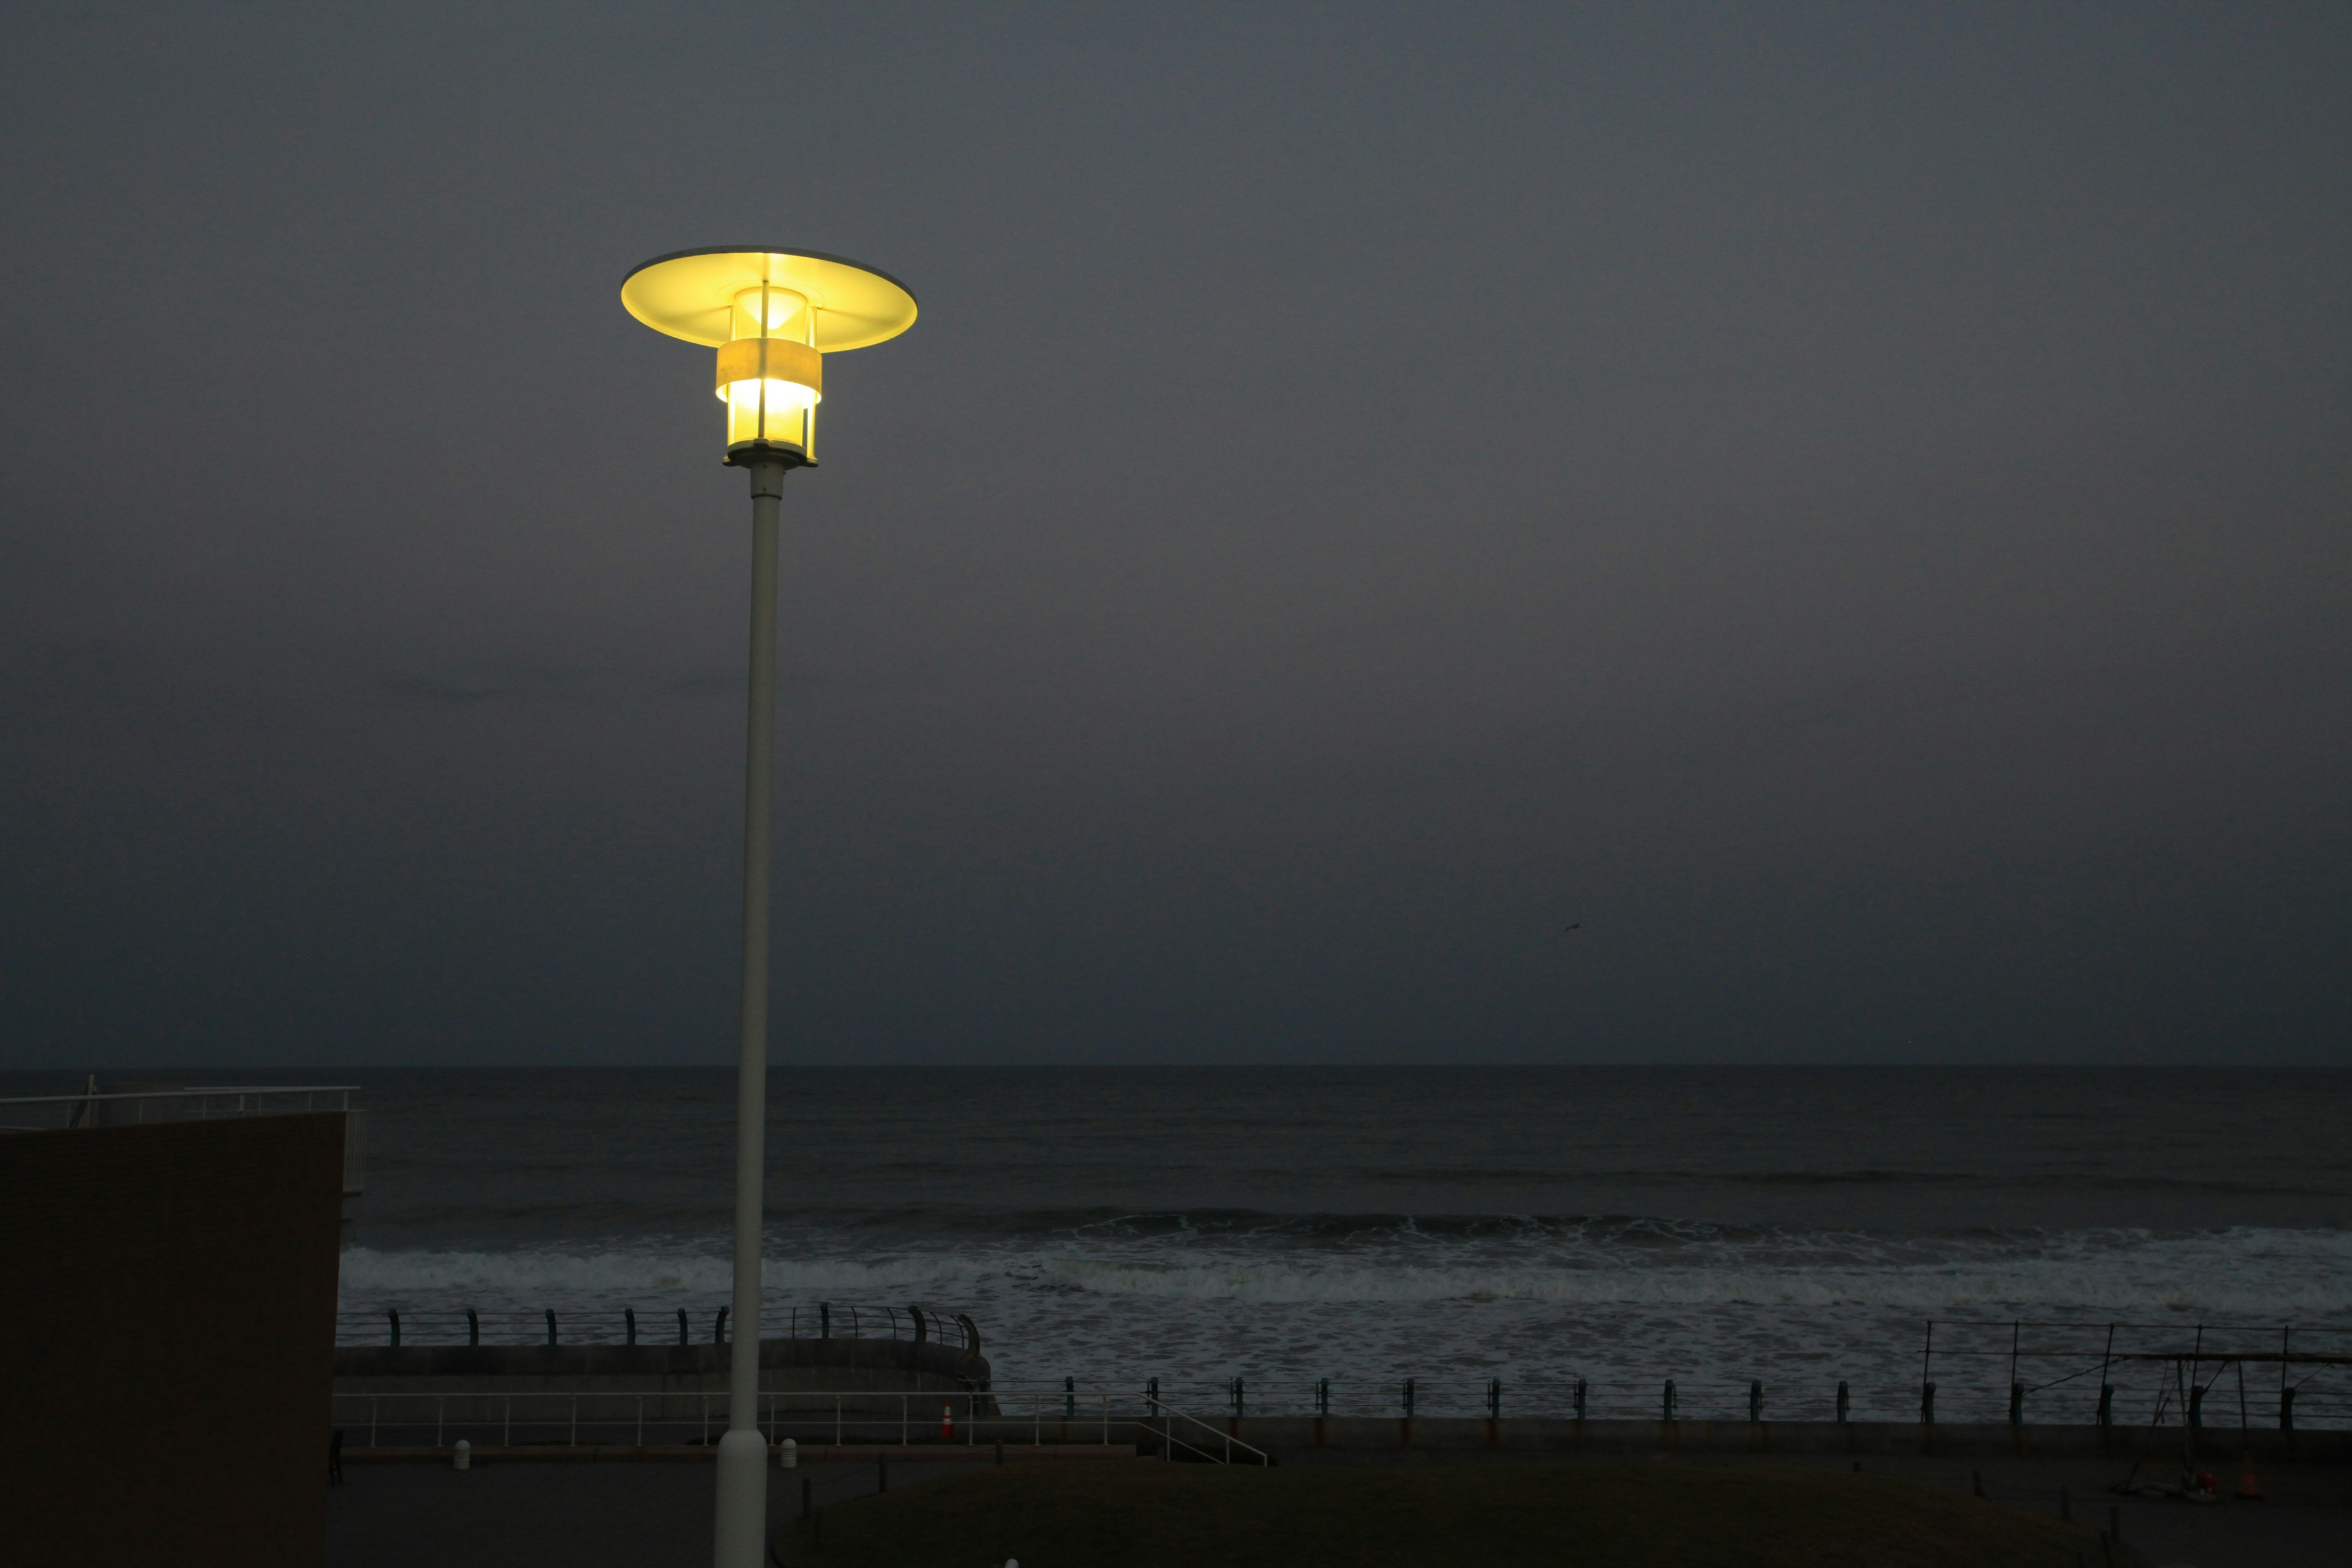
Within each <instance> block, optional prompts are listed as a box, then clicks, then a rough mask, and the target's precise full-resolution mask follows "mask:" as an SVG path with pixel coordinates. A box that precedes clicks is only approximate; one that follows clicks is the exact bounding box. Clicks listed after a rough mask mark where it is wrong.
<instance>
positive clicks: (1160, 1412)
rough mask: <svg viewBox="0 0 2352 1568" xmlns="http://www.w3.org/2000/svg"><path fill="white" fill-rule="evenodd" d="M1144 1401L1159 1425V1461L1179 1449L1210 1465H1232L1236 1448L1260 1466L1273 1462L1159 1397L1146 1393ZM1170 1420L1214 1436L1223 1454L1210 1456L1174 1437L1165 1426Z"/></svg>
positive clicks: (1240, 1441) (1206, 1452) (1237, 1438)
mask: <svg viewBox="0 0 2352 1568" xmlns="http://www.w3.org/2000/svg"><path fill="white" fill-rule="evenodd" d="M1143 1402H1144V1403H1145V1404H1146V1405H1150V1407H1151V1413H1152V1415H1153V1417H1154V1418H1155V1419H1157V1420H1158V1421H1159V1422H1160V1443H1161V1445H1162V1448H1161V1451H1160V1458H1168V1457H1169V1456H1168V1453H1167V1449H1168V1448H1170V1447H1179V1448H1182V1449H1184V1450H1185V1451H1186V1452H1187V1453H1192V1454H1198V1455H1200V1456H1201V1458H1204V1459H1207V1460H1209V1461H1211V1462H1212V1463H1213V1464H1220V1465H1230V1464H1232V1463H1233V1462H1234V1449H1235V1448H1239V1449H1241V1450H1242V1452H1244V1453H1245V1454H1248V1455H1251V1456H1252V1457H1254V1458H1255V1459H1256V1460H1257V1462H1258V1463H1259V1464H1261V1465H1271V1464H1272V1463H1274V1461H1273V1460H1272V1459H1270V1458H1266V1454H1265V1449H1263V1448H1256V1447H1251V1446H1250V1445H1249V1444H1247V1443H1244V1442H1243V1441H1242V1440H1241V1439H1240V1438H1239V1437H1236V1436H1234V1435H1233V1434H1232V1433H1231V1432H1221V1431H1219V1430H1218V1429H1217V1428H1216V1427H1214V1426H1210V1425H1209V1424H1208V1423H1207V1422H1206V1421H1203V1420H1202V1419H1201V1418H1200V1417H1199V1416H1197V1415H1185V1414H1184V1412H1182V1411H1181V1410H1179V1409H1177V1408H1176V1407H1175V1406H1174V1405H1170V1404H1169V1403H1168V1402H1167V1401H1166V1400H1164V1399H1161V1398H1160V1397H1159V1396H1158V1395H1156V1394H1145V1395H1144V1396H1143ZM1171 1417H1172V1418H1174V1419H1175V1420H1178V1421H1186V1422H1190V1423H1191V1424H1192V1425H1193V1426H1198V1427H1199V1428H1201V1430H1202V1431H1203V1432H1206V1433H1208V1434H1209V1435H1210V1436H1213V1437H1215V1438H1216V1439H1217V1440H1218V1441H1219V1442H1221V1443H1223V1445H1224V1453H1223V1456H1222V1457H1220V1456H1218V1455H1216V1454H1212V1453H1210V1452H1209V1451H1208V1450H1207V1449H1205V1448H1202V1447H1198V1446H1197V1445H1195V1444H1192V1443H1188V1442H1186V1441H1185V1440H1184V1439H1183V1438H1181V1437H1179V1436H1176V1434H1175V1433H1174V1431H1173V1430H1171V1428H1170V1426H1169V1425H1168V1423H1169V1420H1170V1419H1171Z"/></svg>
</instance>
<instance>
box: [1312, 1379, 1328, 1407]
mask: <svg viewBox="0 0 2352 1568" xmlns="http://www.w3.org/2000/svg"><path fill="white" fill-rule="evenodd" d="M1315 1414H1316V1415H1330V1414H1331V1380H1330V1379H1329V1378H1328V1377H1318V1378H1317V1379H1316V1380H1315Z"/></svg>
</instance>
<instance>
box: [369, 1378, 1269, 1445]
mask: <svg viewBox="0 0 2352 1568" xmlns="http://www.w3.org/2000/svg"><path fill="white" fill-rule="evenodd" d="M729 1408H730V1406H729V1404H728V1394H727V1392H726V1391H725V1390H724V1389H711V1390H709V1391H698V1392H692V1393H673V1392H665V1391H646V1392H643V1393H636V1392H619V1391H614V1392H605V1391H597V1390H573V1391H563V1392H545V1393H512V1394H509V1393H505V1392H502V1391H499V1390H494V1389H483V1390H425V1391H417V1392H414V1393H408V1392H395V1393H381V1394H375V1393H371V1394H345V1393H339V1394H335V1395H334V1404H333V1423H332V1424H333V1425H334V1426H339V1427H344V1428H357V1429H362V1430H364V1431H365V1432H366V1433H367V1445H366V1446H367V1447H372V1448H373V1447H423V1446H425V1443H426V1439H427V1435H428V1434H429V1435H430V1446H431V1447H436V1448H440V1447H448V1446H449V1445H450V1444H452V1443H454V1442H456V1441H457V1439H458V1438H459V1437H464V1438H467V1440H468V1441H470V1442H475V1443H481V1444H487V1443H488V1440H489V1439H490V1437H491V1436H493V1435H495V1436H496V1438H497V1441H498V1443H499V1446H500V1447H516V1446H517V1444H518V1442H520V1444H521V1446H524V1447H532V1446H541V1445H546V1446H560V1447H580V1446H583V1445H587V1446H592V1447H593V1446H605V1445H618V1444H626V1445H630V1446H634V1447H646V1446H647V1445H648V1443H649V1442H650V1443H651V1444H654V1445H657V1446H658V1445H680V1444H683V1445H691V1446H700V1445H704V1444H709V1443H711V1442H714V1441H715V1440H716V1439H717V1436H718V1435H719V1433H721V1432H723V1431H724V1430H725V1429H726V1426H727V1420H728V1411H729ZM934 1408H936V1409H937V1410H938V1411H939V1415H938V1416H937V1417H936V1418H934V1417H933V1416H932V1415H931V1411H932V1410H933V1409H934ZM1176 1423H1184V1424H1186V1429H1187V1430H1188V1431H1189V1429H1190V1428H1192V1427H1198V1428H1200V1430H1201V1431H1202V1432H1204V1433H1207V1434H1209V1435H1210V1436H1209V1437H1208V1438H1199V1439H1188V1438H1187V1437H1182V1436H1171V1430H1172V1428H1173V1426H1174V1424H1176ZM760 1428H761V1431H762V1432H763V1433H765V1434H766V1436H767V1437H768V1440H769V1441H770V1442H779V1441H781V1440H782V1439H783V1438H785V1437H791V1438H793V1439H794V1440H795V1441H798V1442H800V1443H803V1444H811V1443H824V1442H830V1443H832V1444H834V1445H835V1446H847V1445H850V1444H853V1443H855V1444H858V1445H861V1446H863V1445H868V1444H890V1445H896V1446H898V1447H976V1446H978V1445H980V1444H982V1443H989V1444H994V1443H1000V1442H1011V1443H1019V1442H1022V1441H1024V1439H1025V1440H1026V1442H1027V1443H1028V1444H1029V1446H1031V1447H1043V1446H1045V1444H1047V1443H1055V1444H1064V1443H1099V1444H1104V1445H1108V1444H1109V1443H1111V1442H1113V1441H1115V1440H1117V1439H1118V1436H1119V1435H1121V1434H1124V1435H1126V1436H1128V1437H1129V1439H1133V1438H1136V1437H1139V1436H1141V1435H1143V1434H1145V1433H1147V1432H1149V1433H1153V1434H1157V1435H1160V1436H1162V1438H1163V1441H1166V1442H1171V1443H1172V1445H1173V1446H1175V1447H1183V1448H1185V1449H1187V1450H1188V1451H1190V1452H1193V1453H1196V1454H1199V1455H1200V1456H1201V1457H1202V1458H1219V1454H1220V1453H1222V1454H1223V1455H1224V1456H1225V1457H1226V1458H1231V1457H1232V1456H1234V1455H1240V1456H1242V1457H1244V1458H1248V1459H1249V1460H1250V1461H1251V1462H1254V1463H1265V1454H1264V1453H1263V1452H1261V1451H1260V1450H1259V1449H1257V1448H1255V1447H1251V1446H1250V1445H1249V1444H1247V1443H1244V1442H1242V1441H1241V1440H1240V1439H1239V1438H1234V1437H1228V1436H1226V1435H1225V1434H1223V1432H1220V1431H1218V1430H1217V1429H1216V1428H1214V1427H1212V1426H1209V1425H1208V1424H1207V1423H1206V1422H1202V1421H1199V1420H1196V1419H1195V1418H1193V1417H1192V1416H1190V1415H1185V1414H1184V1413H1183V1412H1181V1411H1180V1410H1176V1409H1174V1408H1173V1407H1171V1406H1169V1405H1165V1404H1162V1403H1161V1402H1160V1401H1158V1400H1155V1399H1150V1398H1148V1397H1147V1398H1141V1399H1139V1398H1138V1396H1137V1395H1136V1394H1133V1393H1131V1392H1128V1391H1122V1390H1112V1389H1099V1388H1097V1389H1079V1388H1076V1387H1074V1386H1070V1385H1069V1384H1067V1383H1066V1384H1065V1385H1064V1386H1062V1387H1059V1388H1010V1389H1005V1388H996V1389H965V1390H961V1391H959V1392H956V1393H945V1392H940V1391H936V1390H934V1391H925V1392H917V1391H911V1390H910V1391H907V1392H903V1393H880V1392H876V1391H874V1390H871V1389H860V1390H840V1391H823V1390H816V1391H808V1392H801V1391H793V1392H777V1393H763V1394H761V1395H760ZM1212 1440H1213V1442H1214V1443H1215V1444H1216V1445H1219V1446H1220V1447H1219V1451H1218V1452H1211V1451H1209V1448H1208V1444H1209V1443H1210V1442H1211V1441H1212Z"/></svg>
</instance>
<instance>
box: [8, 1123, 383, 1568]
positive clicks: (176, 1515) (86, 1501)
mask: <svg viewBox="0 0 2352 1568" xmlns="http://www.w3.org/2000/svg"><path fill="white" fill-rule="evenodd" d="M342 1168H343V1119H342V1117H341V1116H340V1115H335V1114H324V1115H289V1116H265V1117H251V1118H244V1119H239V1120H234V1121H173V1122H163V1123H160V1124H156V1125H150V1126H121V1127H105V1126H100V1127H89V1128H75V1129H71V1130H64V1131H46V1132H12V1133H5V1134H0V1194H5V1201H0V1281H5V1288H0V1354H5V1357H6V1375H5V1379H0V1387H5V1397H0V1476H5V1478H6V1490H7V1493H8V1496H9V1498H10V1505H9V1508H8V1518H7V1521H6V1534H5V1549H0V1555H5V1558H6V1559H7V1560H8V1561H9V1562H12V1563H27V1564H31V1563H40V1564H43V1565H44V1568H48V1565H51V1564H79V1563H92V1564H99V1563H103V1564H110V1565H111V1564H119V1563H173V1564H175V1565H189V1564H212V1563H220V1564H236V1565H238V1568H278V1565H280V1564H284V1565H286V1568H295V1565H298V1564H299V1568H318V1564H319V1563H320V1560H321V1558H322V1557H323V1555H324V1553H325V1551H326V1500H327V1498H326V1482H327V1439H328V1430H329V1429H328V1424H327V1423H328V1401H329V1394H330V1388H331V1378H332V1373H333V1364H334V1360H333V1358H334V1343H335V1274H336V1258H337V1251H338V1247H337V1232H338V1229H339V1220H340V1211H341V1201H342V1179H341V1178H342Z"/></svg>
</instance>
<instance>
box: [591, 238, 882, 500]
mask: <svg viewBox="0 0 2352 1568" xmlns="http://www.w3.org/2000/svg"><path fill="white" fill-rule="evenodd" d="M621 303H622V304H623V306H624V307H625V308H626V309H627V310H628V312H629V313H630V314H631V315H633V316H635V317H636V318H637V320H639V321H643V322H645V323H646V325H647V326H649V327H652V328H653V329H655V330H656V331H662V332H667V333H668V334H669V335H670V336H671V337H675V338H684V339H685V340H687V341H688V342H698V343H702V344H705V345H707V346H709V347H712V348H716V349H717V350H718V351H719V363H718V368H717V374H716V377H715V379H714V382H713V387H714V390H715V391H716V392H717V394H718V396H719V402H720V403H721V404H722V405H724V406H725V408H726V413H727V461H728V462H730V464H736V465H739V466H740V465H743V464H747V463H751V462H778V461H781V462H783V463H786V464H790V465H796V466H797V465H813V464H814V463H815V461H816V405H818V404H819V403H822V402H823V401H824V355H825V354H826V353H839V352H841V351H843V350H845V349H855V348H864V347H865V346H866V345H867V344H868V343H878V342H882V341H883V340H884V339H886V338H893V337H896V336H898V334H899V333H900V332H903V331H906V330H907V329H908V327H910V326H912V325H913V324H914V321H915V297H914V296H913V295H912V294H909V293H908V291H907V289H906V287H905V285H903V284H901V283H899V282H898V279H894V278H891V277H888V276H887V275H886V274H884V273H880V272H877V271H875V270H874V269H873V268H870V267H862V266H860V265H858V264H857V263H856V262H854V261H845V260H843V259H842V258H839V257H835V256H818V255H814V254H812V253H809V252H805V251H789V250H754V249H750V248H743V249H734V248H729V249H721V250H689V251H682V252H679V253H678V254H677V255H674V256H664V257H658V258H656V259H654V260H652V261H648V262H646V264H645V265H644V266H643V267H640V268H637V269H636V270H635V271H634V272H632V273H630V274H629V276H628V278H627V279H625V281H624V282H623V283H622V285H621Z"/></svg>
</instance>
